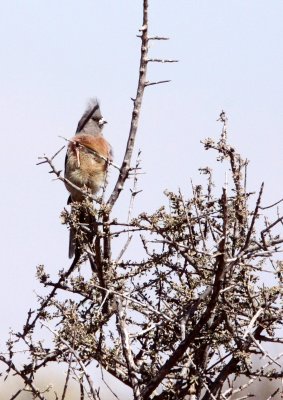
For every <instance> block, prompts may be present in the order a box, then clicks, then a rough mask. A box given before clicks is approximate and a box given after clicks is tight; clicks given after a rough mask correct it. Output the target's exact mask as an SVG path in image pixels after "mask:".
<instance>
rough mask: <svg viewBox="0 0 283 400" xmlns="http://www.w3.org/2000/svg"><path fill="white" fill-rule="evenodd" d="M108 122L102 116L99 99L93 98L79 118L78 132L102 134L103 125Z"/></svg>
mask: <svg viewBox="0 0 283 400" xmlns="http://www.w3.org/2000/svg"><path fill="white" fill-rule="evenodd" d="M106 123H107V122H106V121H105V120H104V119H103V117H102V114H101V111H100V107H99V102H98V100H97V99H96V98H92V99H90V101H89V103H88V106H87V109H86V110H85V112H84V114H83V115H82V117H81V119H80V120H79V123H78V127H77V130H76V133H87V134H89V135H94V136H98V135H100V134H101V132H102V129H103V126H104V124H106Z"/></svg>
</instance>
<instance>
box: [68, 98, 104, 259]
mask: <svg viewBox="0 0 283 400" xmlns="http://www.w3.org/2000/svg"><path fill="white" fill-rule="evenodd" d="M106 123H107V122H106V121H105V120H104V119H103V117H102V114H101V111H100V107H99V103H98V101H97V99H91V100H90V102H89V104H88V107H87V109H86V111H85V112H84V114H83V115H82V117H81V119H80V121H79V123H78V127H77V131H76V135H75V136H74V137H73V138H71V139H70V142H69V145H68V149H67V154H66V159H65V178H66V179H67V180H69V181H70V182H71V183H73V184H74V185H75V186H77V187H79V188H81V189H83V190H85V191H87V192H88V193H90V194H92V195H93V194H96V193H97V192H98V191H99V190H100V188H101V187H102V186H103V185H104V183H105V179H106V172H107V171H106V170H107V165H108V162H109V161H111V160H112V148H111V146H110V144H109V143H108V142H107V141H106V140H105V139H104V137H103V135H102V130H103V126H104V125H105V124H106ZM65 185H66V188H67V190H68V191H69V192H70V197H69V199H68V204H72V203H74V202H79V203H81V202H82V201H83V200H84V199H85V195H84V193H83V191H80V190H78V189H76V188H74V187H72V186H71V185H70V184H68V183H67V182H66V183H65ZM79 221H80V222H84V223H89V222H90V219H89V218H87V217H86V216H85V215H83V211H82V212H81V215H80V216H79ZM75 250H76V240H75V232H74V228H72V227H71V228H70V243H69V257H70V258H72V257H73V255H74V253H75Z"/></svg>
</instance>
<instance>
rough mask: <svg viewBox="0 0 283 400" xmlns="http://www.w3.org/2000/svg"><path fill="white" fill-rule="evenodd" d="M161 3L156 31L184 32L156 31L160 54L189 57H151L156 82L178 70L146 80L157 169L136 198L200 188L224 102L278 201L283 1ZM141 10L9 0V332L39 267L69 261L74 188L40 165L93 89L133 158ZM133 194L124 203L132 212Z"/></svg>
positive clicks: (146, 122) (5, 188) (4, 310)
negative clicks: (65, 218)
mask: <svg viewBox="0 0 283 400" xmlns="http://www.w3.org/2000/svg"><path fill="white" fill-rule="evenodd" d="M149 2H150V14H149V15H150V33H151V34H152V35H164V36H170V37H171V40H170V41H169V42H154V43H152V46H151V49H150V54H151V56H152V57H168V58H177V59H179V60H180V62H179V63H178V64H169V65H161V64H157V65H150V66H149V75H148V76H149V79H150V80H153V81H155V80H163V79H171V80H172V82H171V83H169V84H167V85H159V86H154V87H149V88H148V89H147V90H146V94H145V99H144V104H143V109H142V114H141V123H140V130H139V132H138V138H137V148H141V150H142V160H143V163H142V166H143V168H144V170H145V171H146V175H144V176H142V178H141V180H140V188H141V189H143V193H142V194H141V195H140V198H139V199H137V204H136V209H137V210H141V209H142V207H146V208H149V209H151V210H153V209H154V208H157V207H158V206H159V205H161V203H162V202H164V201H166V200H165V199H164V196H163V194H162V192H163V190H164V189H165V188H168V189H171V190H176V189H178V187H181V188H182V189H183V190H184V192H186V193H188V192H189V184H190V178H193V180H194V182H198V173H197V169H198V168H199V167H201V166H206V165H208V164H210V165H212V166H213V165H214V161H213V160H214V158H213V157H212V155H211V154H209V153H207V152H205V151H204V150H203V149H202V146H201V144H200V140H202V139H204V138H205V137H208V136H212V137H214V138H218V134H219V132H220V129H221V126H220V125H219V123H217V122H216V119H217V118H218V115H219V113H220V111H221V110H222V109H224V110H225V111H226V112H227V115H228V118H229V131H230V134H229V136H230V141H231V143H232V144H235V145H236V146H237V148H238V150H240V151H241V152H242V154H243V155H244V156H246V157H247V158H248V159H249V160H251V164H250V173H249V178H248V182H249V185H250V186H249V189H250V190H251V191H252V190H257V189H258V188H259V186H260V183H261V181H262V180H264V181H265V182H266V192H265V195H264V201H265V202H266V203H270V202H273V201H276V200H278V199H279V198H281V197H283V196H282V177H281V175H282V161H281V160H282V158H281V154H282V147H283V146H282V130H283V77H282V75H283V56H282V54H283V40H282V38H283V23H282V21H283V2H282V1H281V0H271V1H268V2H267V1H266V0H229V1H226V0H214V1H211V0H206V1H203V0H194V1H193V0H177V1H171V0H150V1H149ZM141 9H142V1H141V0H140V1H138V0H104V1H96V0H92V1H91V0H82V1H77V0H76V1H75V0H48V1H43V0H17V1H16V0H9V1H8V0H6V1H4V0H2V1H1V3H0V36H1V41H0V55H1V63H0V114H1V125H2V126H1V131H2V146H1V157H0V166H1V171H2V173H1V187H2V195H1V199H0V209H1V220H2V224H1V225H2V231H1V244H2V251H1V253H2V257H1V271H2V272H1V274H2V279H1V282H0V297H1V299H0V304H1V305H2V306H1V327H0V337H1V339H2V343H3V340H6V337H7V335H6V333H7V332H8V327H9V326H12V327H15V328H19V327H21V326H22V324H23V322H24V319H25V313H26V312H27V310H28V309H29V307H30V306H31V305H32V304H34V299H35V295H34V293H33V290H34V289H36V290H38V289H39V286H38V284H37V283H36V281H35V277H34V276H35V266H36V265H38V264H40V263H43V264H45V265H46V268H47V270H48V271H49V272H50V273H51V274H55V273H56V272H57V271H58V270H59V269H61V268H63V267H66V266H67V265H68V263H69V261H68V260H67V242H68V233H67V231H66V228H65V227H64V226H62V225H60V222H59V214H60V212H61V210H62V209H63V207H64V206H65V202H66V199H67V193H66V190H65V188H64V187H63V185H62V184H61V183H60V182H53V181H52V180H51V179H52V176H50V175H49V174H48V168H46V167H44V166H41V167H38V166H37V167H36V166H35V164H36V162H37V157H38V156H40V155H42V154H43V153H46V154H48V155H52V154H53V153H55V152H56V151H57V150H58V149H59V148H60V147H61V146H62V145H63V144H64V143H63V141H62V139H60V138H58V136H59V135H62V136H65V137H70V136H72V135H73V133H74V131H75V128H76V124H77V121H78V118H79V117H80V115H81V112H82V111H83V109H84V107H85V104H86V101H87V99H88V98H89V97H90V96H97V97H98V98H99V99H100V100H101V108H102V112H103V114H104V117H105V118H106V120H107V121H108V125H107V126H106V128H105V136H106V138H107V139H108V140H109V141H110V142H111V143H112V145H113V148H114V154H115V162H116V163H117V164H119V163H120V161H121V158H122V156H123V152H124V146H125V143H126V140H127V135H128V131H129V123H130V116H131V106H132V102H131V100H130V98H131V97H134V95H135V91H136V86H137V75H138V69H137V67H138V61H139V44H140V42H139V39H138V38H137V37H136V34H137V33H138V29H139V28H140V27H141V17H142V14H141ZM63 159H64V155H63V154H62V156H61V157H58V160H57V166H58V168H59V169H62V168H63ZM115 176H116V172H115V171H113V172H112V174H111V179H110V183H111V182H113V181H114V179H115ZM223 179H224V177H223V175H221V174H220V175H219V176H218V177H217V183H218V184H220V185H221V184H222V181H223ZM127 193H128V192H127ZM127 193H126V194H127ZM124 199H127V196H125V198H124ZM125 204H127V200H126V202H125V201H120V202H119V203H118V204H117V212H118V213H120V212H122V211H124V209H125ZM119 207H120V209H119ZM53 276H54V275H53ZM1 347H2V345H1Z"/></svg>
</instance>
